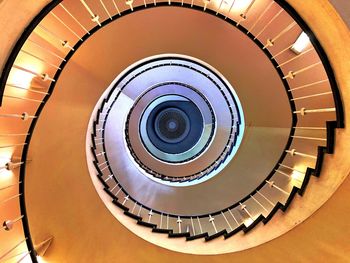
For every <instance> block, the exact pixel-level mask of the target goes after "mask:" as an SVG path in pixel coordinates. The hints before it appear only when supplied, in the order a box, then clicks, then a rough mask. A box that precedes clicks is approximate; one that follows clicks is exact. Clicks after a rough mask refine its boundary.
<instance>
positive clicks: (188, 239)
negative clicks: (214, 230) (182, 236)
mask: <svg viewBox="0 0 350 263" xmlns="http://www.w3.org/2000/svg"><path fill="white" fill-rule="evenodd" d="M208 236H209V234H208V233H207V232H206V233H202V234H198V235H194V236H189V237H186V240H187V241H193V240H196V239H200V238H207V237H208Z"/></svg>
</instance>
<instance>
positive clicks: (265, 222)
mask: <svg viewBox="0 0 350 263" xmlns="http://www.w3.org/2000/svg"><path fill="white" fill-rule="evenodd" d="M282 207H283V204H281V203H280V202H277V204H276V205H275V206H274V208H273V209H272V210H271V211H270V213H269V214H268V215H267V217H265V218H264V219H263V221H262V222H263V223H264V225H265V224H267V223H268V222H269V221H270V220H271V218H272V217H273V216H274V215H275V214H276V212H277V211H278V210H280V209H281V208H282Z"/></svg>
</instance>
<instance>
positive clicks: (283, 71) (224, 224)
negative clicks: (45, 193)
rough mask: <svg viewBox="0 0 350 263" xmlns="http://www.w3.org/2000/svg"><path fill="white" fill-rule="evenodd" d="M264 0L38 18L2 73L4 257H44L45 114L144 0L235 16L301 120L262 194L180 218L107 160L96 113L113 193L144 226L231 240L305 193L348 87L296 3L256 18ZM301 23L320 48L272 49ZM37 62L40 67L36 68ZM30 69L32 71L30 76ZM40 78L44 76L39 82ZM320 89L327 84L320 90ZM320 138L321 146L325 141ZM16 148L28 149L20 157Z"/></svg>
mask: <svg viewBox="0 0 350 263" xmlns="http://www.w3.org/2000/svg"><path fill="white" fill-rule="evenodd" d="M257 2H259V1H258V0H257V1H252V2H251V4H250V5H249V6H247V7H246V9H245V10H242V11H241V12H240V13H239V14H237V13H235V12H232V10H233V6H234V3H235V1H232V3H231V4H230V5H229V6H226V4H225V3H224V1H209V0H208V1H207V0H204V1H193V0H192V1H184V0H182V1H179V0H177V1H173V0H172V1H170V0H169V1H157V0H152V1H141V0H138V1H136V0H135V1H133V0H127V1H125V2H123V1H118V2H117V1H114V0H112V1H109V2H108V3H107V1H106V0H104V1H102V0H100V1H97V0H91V1H89V2H87V1H83V0H81V1H74V2H73V1H69V0H64V1H52V2H51V3H50V4H49V5H48V6H46V7H45V8H44V9H43V10H42V12H40V14H38V16H37V17H35V19H34V20H33V22H32V23H31V24H30V25H29V26H28V27H27V29H26V30H25V31H24V33H23V34H22V36H21V38H20V39H19V40H18V42H17V43H16V45H15V47H14V49H13V50H12V52H11V54H10V56H9V58H8V60H7V63H6V65H5V67H4V69H3V72H2V75H1V79H0V97H1V99H2V107H1V108H0V118H1V121H2V123H3V124H4V125H1V131H0V132H1V135H0V140H1V144H0V157H1V158H2V159H6V161H4V162H3V163H2V164H0V165H1V169H2V174H1V175H0V176H2V177H5V176H4V175H3V173H4V171H5V172H6V173H11V174H10V176H9V178H10V179H6V178H7V177H6V178H5V179H4V180H2V181H1V182H0V184H1V185H0V197H1V201H0V206H2V209H1V211H2V212H1V214H4V216H5V217H6V219H5V220H4V222H3V231H7V232H8V233H6V235H7V236H6V238H7V237H9V236H10V235H14V236H12V237H13V240H16V241H14V242H12V241H11V242H2V243H3V244H4V246H2V249H1V254H0V260H1V261H3V260H11V261H17V262H21V261H22V260H24V259H25V258H27V257H28V256H29V255H30V257H31V259H32V261H33V262H37V260H36V252H35V249H34V244H33V242H32V239H31V236H30V231H29V225H28V222H27V220H28V219H27V216H26V206H25V199H24V195H25V191H24V183H25V167H26V165H27V154H28V148H29V144H30V140H31V136H32V134H33V131H34V129H35V125H36V121H37V119H38V118H39V116H40V113H41V111H42V110H43V107H44V105H45V103H46V102H47V101H48V99H49V97H50V95H51V94H52V91H53V89H54V87H55V83H56V81H57V79H58V78H59V76H60V73H61V71H62V70H63V69H64V67H65V65H66V63H67V62H68V61H69V59H70V58H71V57H72V56H73V54H74V52H75V51H76V50H77V49H78V48H79V47H80V45H81V44H82V43H83V42H84V41H86V40H87V39H88V38H89V36H91V35H92V34H93V33H95V32H96V31H97V30H99V29H100V28H102V27H103V26H105V25H107V24H108V23H111V22H112V21H117V20H118V18H119V17H121V16H125V15H128V14H131V13H133V12H136V11H140V10H144V9H145V8H155V7H161V6H169V5H170V6H177V7H184V8H192V9H195V10H199V11H204V12H206V13H208V14H211V15H214V16H217V17H218V18H220V19H223V20H225V21H227V22H228V23H230V24H231V25H232V26H234V27H237V28H238V29H239V30H241V31H242V32H244V33H245V34H247V36H248V37H249V38H251V39H252V41H254V42H255V43H256V44H257V45H258V46H259V47H260V48H261V49H262V51H263V52H264V53H265V54H266V55H267V56H268V57H269V58H270V59H271V62H272V64H273V65H274V67H275V68H276V71H277V72H278V74H279V75H280V77H281V81H282V82H283V84H284V86H285V88H286V92H287V94H288V98H289V99H290V105H291V110H292V112H293V127H292V129H291V134H290V139H289V141H288V143H287V146H286V149H285V152H284V153H283V154H282V156H281V158H280V160H279V162H278V163H277V164H276V166H275V168H274V170H273V171H272V172H271V173H270V174H269V175H268V176H267V178H266V181H264V182H262V184H261V185H260V186H258V187H257V189H256V190H255V191H254V192H252V193H251V194H250V195H248V196H247V197H246V198H244V199H243V200H241V201H240V202H239V203H238V204H233V205H232V206H230V207H227V208H225V209H224V210H220V211H216V212H214V213H212V214H207V215H189V216H181V215H170V214H166V213H163V212H161V211H155V210H153V209H151V208H148V207H145V206H144V205H142V204H140V203H139V202H138V201H137V200H133V198H132V197H131V196H129V195H128V194H127V193H126V192H125V191H124V190H123V188H122V186H121V185H120V184H119V183H118V182H117V181H116V179H115V177H113V176H111V174H110V173H108V172H110V171H109V169H107V168H106V169H104V168H105V167H108V160H107V159H106V156H105V150H104V149H103V126H102V125H101V124H100V122H98V121H97V122H96V123H95V124H96V125H95V127H94V128H95V132H94V134H93V138H92V139H93V140H95V141H99V143H96V144H95V145H94V146H95V147H93V148H92V153H93V155H94V156H95V165H96V172H97V173H98V176H99V178H100V180H101V183H103V184H104V185H105V190H106V192H107V193H108V194H109V195H110V196H111V198H112V201H113V202H114V203H115V204H116V205H118V206H119V207H121V208H122V209H123V210H124V211H125V214H126V215H128V216H130V217H132V218H134V219H136V220H137V222H138V223H139V224H142V225H145V226H148V227H151V228H152V230H153V231H154V232H161V233H163V232H164V233H168V234H169V237H177V236H184V237H186V238H187V239H188V240H191V239H196V238H201V237H204V238H205V239H206V240H210V239H213V238H215V237H218V236H220V235H224V236H225V238H227V237H229V236H231V235H233V234H235V233H236V232H238V231H239V230H244V231H245V232H247V231H249V230H250V229H251V228H252V227H253V226H255V225H256V224H258V223H259V222H260V221H263V222H264V223H266V222H267V221H269V220H270V219H271V217H272V215H273V214H274V213H275V212H276V211H277V210H278V209H282V210H285V209H287V207H288V205H289V203H290V202H291V200H292V198H293V196H294V195H295V194H296V193H299V194H302V193H303V192H304V191H305V187H306V185H307V183H308V181H309V179H310V176H311V175H316V176H318V175H319V173H320V169H321V165H322V160H323V155H324V153H332V152H333V142H334V129H335V128H342V127H343V126H344V124H343V109H342V105H341V100H340V96H339V91H338V89H337V84H336V81H335V77H334V75H333V73H332V68H331V66H330V63H329V62H328V59H327V56H326V54H325V53H324V51H323V49H322V47H321V45H320V44H319V43H318V41H317V39H316V38H315V37H314V35H313V33H312V32H311V30H310V29H309V27H308V26H307V25H306V24H305V23H304V22H303V20H302V19H301V18H300V16H299V15H298V14H297V13H296V12H295V11H294V9H293V8H291V7H290V6H289V5H288V4H287V3H286V2H285V1H281V0H278V1H277V0H276V1H271V2H270V3H269V4H267V5H266V6H262V7H261V8H260V9H259V10H256V11H258V12H259V13H258V14H259V16H258V17H255V19H254V21H250V14H251V10H254V9H255V8H257V7H256V6H257V5H256V4H255V3H257ZM80 3H81V4H82V5H80ZM284 10H285V11H286V12H287V13H288V14H289V15H290V16H291V17H292V18H293V19H294V20H295V21H296V22H297V24H295V22H294V21H291V23H290V24H289V25H287V26H286V27H285V28H284V29H282V30H281V31H280V32H272V33H273V34H271V35H269V37H268V38H267V39H266V38H263V37H262V36H264V34H265V33H266V32H269V29H271V24H272V23H275V22H276V23H278V19H279V18H280V17H281V16H283V15H285V12H283V11H284ZM267 14H270V16H271V18H270V19H269V20H267V22H266V23H263V22H262V21H263V18H266V16H267ZM49 16H51V18H53V19H55V21H56V23H53V24H52V25H53V26H50V27H49V26H47V25H46V20H47V19H48V17H49ZM87 17H89V19H91V21H90V22H89V21H87V19H86V18H87ZM295 28H299V29H300V31H304V32H306V33H307V34H308V35H309V36H310V37H311V41H312V43H313V48H312V49H309V50H306V51H304V52H303V53H301V54H300V55H298V56H295V57H292V58H287V59H282V57H284V56H285V54H286V52H287V51H288V50H289V49H290V47H291V46H288V47H283V48H281V49H280V50H275V49H272V48H274V47H275V45H276V44H277V43H278V41H279V40H280V38H282V37H283V36H285V35H286V34H288V33H289V32H290V31H291V30H292V29H293V30H295ZM57 29H59V30H57ZM58 31H59V32H65V34H64V36H63V35H61V34H59V33H56V32H58ZM263 43H266V44H263ZM270 49H271V50H270ZM309 54H314V55H315V54H317V55H318V58H319V59H320V61H318V62H316V63H313V64H305V65H304V66H303V67H301V68H293V66H292V65H293V62H295V61H296V60H299V61H300V60H302V59H303V58H305V56H307V55H309ZM25 61H29V62H30V63H29V65H30V66H31V67H27V66H28V65H26V64H25V63H24V62H25ZM35 65H39V66H40V67H41V68H40V67H39V69H35ZM322 66H323V68H324V72H325V74H324V75H325V76H323V77H322V78H320V79H312V78H311V80H310V82H309V83H296V82H295V80H296V79H298V77H299V75H300V74H309V73H310V71H312V70H314V69H315V68H322ZM34 69H35V70H34ZM16 76H17V77H16ZM18 76H20V77H18ZM28 76H30V77H29V79H28ZM18 79H27V80H28V81H26V82H25V83H15V81H14V80H18ZM33 79H34V80H35V81H36V82H37V84H35V85H31V82H32V80H33ZM320 87H322V88H323V90H322V91H317V89H318V88H320ZM313 90H315V91H313ZM304 91H310V93H307V94H302V93H301V92H304ZM326 96H328V97H333V103H332V105H322V107H319V105H317V103H315V98H319V97H326ZM310 102H312V103H310ZM315 104H316V105H315ZM314 114H318V115H319V116H323V118H322V121H319V122H317V123H315V122H313V121H312V120H313V119H312V116H313V115H314ZM334 115H335V116H334ZM329 120H335V121H329ZM19 122H23V123H19ZM310 123H311V124H310ZM305 142H308V143H311V145H312V146H313V147H312V150H311V151H310V152H305V153H304V152H300V151H298V146H300V143H305ZM320 143H321V145H322V146H319V144H320ZM16 156H21V157H20V158H17V160H16V158H15V157H16ZM296 158H300V159H301V160H305V163H307V164H309V167H313V168H307V169H303V170H299V169H298V168H296V167H294V166H293V164H295V163H296V161H295V159H296ZM17 168H19V169H17ZM14 189H15V190H16V191H14ZM15 206H19V208H20V209H17V210H20V212H18V211H17V210H16V209H15V210H16V211H17V212H16V213H15V212H14V213H10V212H9V213H8V211H10V208H12V207H15ZM20 223H22V224H20ZM21 227H23V229H22V228H21ZM11 233H13V234H11ZM4 236H5V235H4Z"/></svg>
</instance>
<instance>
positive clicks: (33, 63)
mask: <svg viewBox="0 0 350 263" xmlns="http://www.w3.org/2000/svg"><path fill="white" fill-rule="evenodd" d="M15 64H16V65H18V66H21V67H22V68H25V69H29V70H31V71H33V72H36V73H38V74H42V73H43V69H44V66H43V63H42V62H41V61H39V60H36V59H35V58H32V57H29V56H25V55H21V56H19V57H18V58H17V59H16V62H15ZM35 77H36V75H33V74H31V73H29V72H25V71H23V70H20V69H17V68H12V70H11V73H10V75H9V78H8V80H7V82H8V83H9V84H14V85H16V86H19V87H21V88H25V89H28V88H29V87H30V86H31V83H32V80H33V79H34V78H35Z"/></svg>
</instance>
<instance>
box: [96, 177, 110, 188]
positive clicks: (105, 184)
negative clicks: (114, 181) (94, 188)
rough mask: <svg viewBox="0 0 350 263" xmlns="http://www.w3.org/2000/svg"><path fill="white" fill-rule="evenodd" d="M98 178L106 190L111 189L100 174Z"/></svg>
mask: <svg viewBox="0 0 350 263" xmlns="http://www.w3.org/2000/svg"><path fill="white" fill-rule="evenodd" d="M97 178H98V179H99V180H100V182H101V183H102V184H103V186H104V187H105V188H109V185H108V184H107V183H106V182H105V180H103V178H102V176H101V175H100V174H98V175H97Z"/></svg>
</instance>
